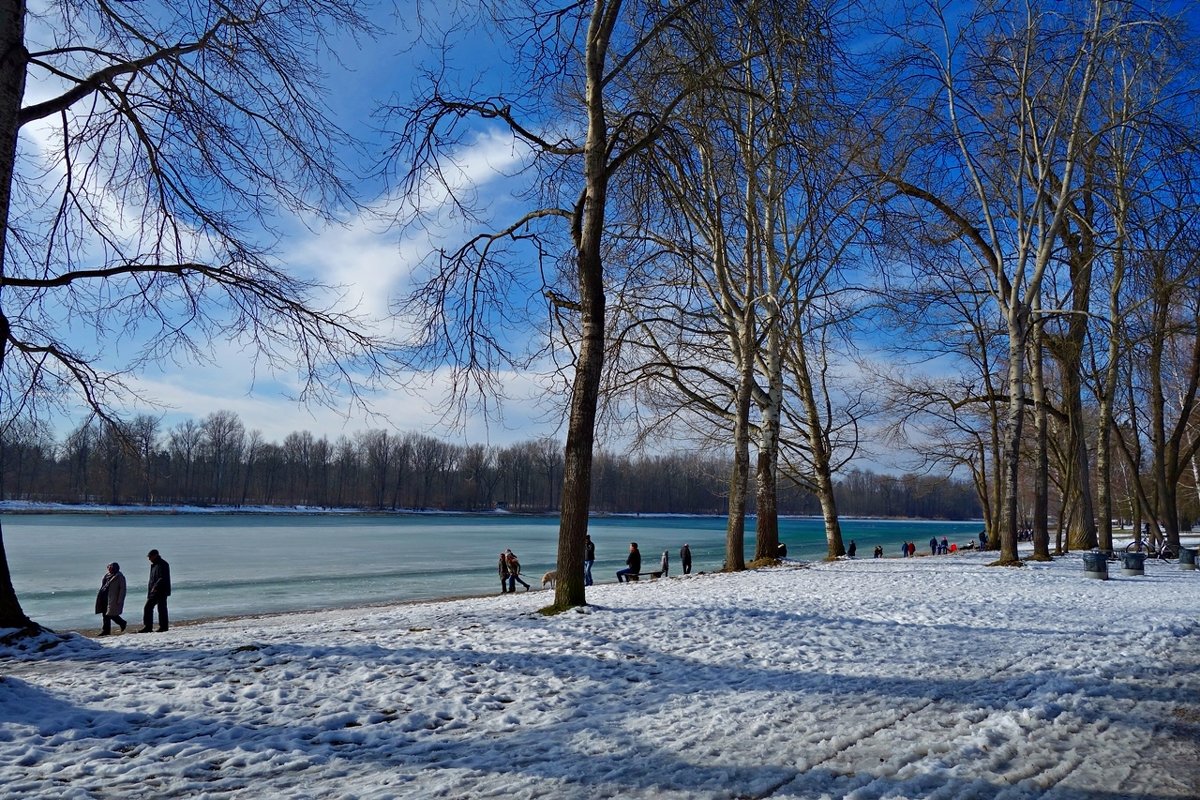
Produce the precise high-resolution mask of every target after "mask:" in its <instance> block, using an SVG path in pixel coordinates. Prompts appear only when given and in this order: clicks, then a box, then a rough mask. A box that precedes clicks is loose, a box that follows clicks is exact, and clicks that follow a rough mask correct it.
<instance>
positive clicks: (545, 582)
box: [542, 569, 558, 589]
mask: <svg viewBox="0 0 1200 800" xmlns="http://www.w3.org/2000/svg"><path fill="white" fill-rule="evenodd" d="M557 583H558V570H556V569H552V570H550V571H549V572H547V573H546V574H545V575H543V576H542V588H543V589H545V588H546V587H547V586H549V587H550V588H551V589H553V588H554V585H555V584H557Z"/></svg>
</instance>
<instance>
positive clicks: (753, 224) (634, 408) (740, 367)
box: [392, 0, 1200, 608]
mask: <svg viewBox="0 0 1200 800" xmlns="http://www.w3.org/2000/svg"><path fill="white" fill-rule="evenodd" d="M1183 5H1184V6H1186V8H1174V7H1173V8H1172V9H1170V10H1168V11H1163V10H1160V9H1159V8H1158V7H1156V6H1151V5H1150V4H1143V3H1139V2H1134V1H1133V0H1067V1H1066V2H1049V1H1048V0H981V2H976V3H972V4H966V5H964V6H963V7H961V8H959V7H957V6H954V7H947V6H946V4H944V3H940V2H936V1H935V0H928V1H925V0H921V1H920V2H915V3H906V4H902V5H901V4H896V5H895V6H890V7H889V8H888V9H886V13H884V11H885V10H884V9H880V8H877V7H874V6H872V5H871V4H868V3H833V2H823V1H822V0H789V2H783V3H780V2H760V1H756V0H739V2H715V3H694V2H679V3H658V2H654V3H644V2H638V1H637V0H591V1H590V2H581V3H574V4H570V5H563V6H547V5H545V4H543V3H536V2H522V0H513V1H512V2H505V3H495V4H484V5H483V9H482V17H483V19H482V22H483V23H484V24H493V25H496V26H497V27H498V29H499V30H500V31H501V32H502V33H504V34H506V35H508V37H509V38H510V39H511V40H512V41H514V42H517V43H518V46H517V47H516V48H515V49H514V51H513V53H512V56H513V58H512V62H511V65H510V66H511V67H512V68H513V74H514V75H516V76H518V80H517V81H516V82H515V85H517V86H520V87H522V88H520V89H517V90H515V91H511V90H509V91H504V90H501V91H499V92H498V93H495V94H490V93H480V92H478V91H477V87H475V86H465V87H464V86H449V85H447V81H446V76H447V75H449V74H452V71H451V70H450V69H448V67H449V66H450V65H452V64H454V63H455V62H454V59H455V53H454V51H453V50H452V49H447V50H445V51H443V53H444V57H443V59H442V60H441V61H440V62H439V63H438V64H437V66H436V67H434V68H432V69H431V70H430V73H429V76H427V77H428V80H427V81H426V82H424V84H423V87H422V88H423V89H424V91H422V92H421V94H420V95H419V96H418V97H417V99H416V100H415V101H414V102H413V103H412V104H410V105H407V106H404V107H399V108H395V109H392V112H393V117H392V119H395V120H401V121H403V125H402V126H401V127H400V128H399V129H398V130H397V132H396V139H395V141H396V145H395V151H394V152H395V155H396V157H397V161H398V162H399V163H402V164H403V167H404V172H403V174H404V176H405V179H406V183H405V184H404V185H405V187H406V188H408V189H410V190H416V189H417V188H418V187H423V186H427V185H428V184H429V183H437V182H439V181H440V182H441V186H442V189H443V190H444V192H445V193H447V194H449V196H452V197H454V199H455V201H456V202H457V203H458V204H459V205H460V207H461V208H462V209H466V210H467V212H468V213H470V212H471V211H479V210H480V209H478V208H475V207H473V206H472V205H471V203H470V200H471V198H470V197H468V196H465V195H463V194H462V193H461V192H456V191H455V187H454V186H453V185H452V184H451V183H450V182H449V181H448V180H446V176H445V174H444V173H443V170H442V166H443V165H442V162H441V160H440V159H441V158H444V157H446V156H447V154H449V153H452V152H454V148H455V147H458V146H461V145H463V144H464V143H465V142H466V141H467V140H468V137H469V136H474V135H478V133H479V131H481V130H486V129H487V128H488V126H499V127H500V128H502V129H503V130H505V131H507V132H508V133H509V134H510V135H512V136H513V137H514V138H515V139H516V140H518V141H520V142H521V143H522V144H523V145H524V146H525V147H527V148H528V150H529V151H530V152H531V154H532V155H531V157H530V160H529V170H528V172H527V173H526V177H527V179H528V180H529V181H530V182H531V183H532V187H533V188H532V189H531V190H530V196H532V197H534V198H535V202H534V207H533V208H532V210H529V211H527V212H526V213H525V214H523V215H522V216H520V217H519V218H518V219H516V220H515V221H513V222H512V223H511V224H508V225H501V226H499V227H489V226H488V220H487V219H486V218H485V217H484V216H482V215H481V216H478V217H474V218H473V220H474V222H475V223H476V224H477V225H478V226H479V227H480V228H481V229H484V230H486V231H490V232H485V233H481V234H478V235H477V236H475V237H474V238H471V239H470V240H469V241H468V242H467V244H466V245H464V246H463V247H462V248H460V249H457V250H453V249H448V250H439V251H438V252H436V253H434V254H433V256H432V258H431V259H430V261H429V263H428V265H427V266H428V268H429V271H428V273H427V275H428V280H427V281H426V282H425V283H424V284H422V285H419V286H418V287H417V289H416V290H415V291H414V293H413V294H412V295H411V296H410V297H409V301H408V302H409V305H408V306H407V308H408V309H409V310H410V311H418V312H420V318H421V319H427V320H429V321H430V324H429V326H428V327H427V328H426V329H425V334H426V337H427V338H426V344H427V345H428V346H429V350H428V352H429V353H430V355H431V357H432V358H434V359H435V360H446V359H448V360H452V361H454V362H455V363H456V364H457V365H458V366H459V367H460V369H461V372H460V373H459V377H460V382H459V384H458V386H460V387H462V388H464V389H465V388H466V387H470V386H474V387H479V386H486V379H485V378H484V376H486V375H488V374H490V373H491V371H492V370H493V369H494V368H495V366H496V365H497V364H504V365H507V366H516V367H519V366H521V364H522V363H523V362H522V359H525V358H529V357H531V356H532V355H533V354H535V353H540V352H541V348H547V349H549V351H550V352H554V353H564V352H565V353H567V354H568V362H567V363H568V365H569V367H572V368H573V372H571V371H568V372H567V373H566V374H565V376H564V377H565V380H566V382H567V383H568V385H569V386H570V389H571V394H570V396H571V409H570V416H569V436H568V440H567V446H566V475H565V477H566V479H565V481H564V489H563V510H564V515H563V523H562V527H561V529H560V542H559V564H558V566H559V571H560V574H565V575H574V574H577V573H578V572H579V570H578V566H579V564H578V561H579V559H580V558H581V555H580V553H581V549H582V542H583V533H584V530H585V529H586V519H585V518H584V516H583V514H584V510H585V509H586V506H587V501H588V497H589V492H588V487H589V485H590V481H591V479H592V478H591V463H592V448H593V442H594V437H595V432H596V430H597V424H598V420H604V419H605V417H604V416H603V415H604V412H606V411H607V412H610V413H611V417H609V418H610V419H614V420H619V421H620V422H621V423H623V424H629V423H632V424H635V425H637V426H638V430H639V433H640V435H641V436H642V437H644V439H646V440H650V439H652V438H653V437H656V436H661V437H666V438H670V439H673V440H676V441H678V440H679V439H681V438H691V439H693V440H695V441H697V442H700V443H706V444H712V443H722V444H723V443H727V442H732V444H733V451H734V458H733V466H732V471H731V474H730V477H729V498H730V515H729V529H728V535H727V542H728V558H727V563H728V565H729V566H730V567H731V568H733V569H738V568H741V567H742V566H743V563H742V556H741V553H742V552H743V548H742V543H743V539H744V535H745V529H744V525H745V522H744V512H745V509H746V508H747V506H748V493H749V491H750V489H751V486H753V487H754V491H755V492H756V497H755V505H756V506H757V509H758V512H759V513H758V515H757V519H756V526H757V529H756V538H757V544H758V549H757V551H756V555H757V556H760V557H761V556H764V555H769V554H770V553H771V552H773V547H774V544H775V542H776V540H777V533H776V527H775V524H774V514H773V507H774V504H775V502H776V497H777V491H778V489H777V487H778V486H779V484H780V478H781V477H783V478H785V479H787V480H790V481H791V482H795V483H800V484H802V485H805V486H807V487H809V488H810V489H811V491H812V492H813V493H814V494H815V496H816V497H817V498H818V499H819V500H820V503H821V506H822V512H823V514H824V517H825V521H826V535H827V540H828V545H829V554H830V556H837V555H840V554H841V553H842V552H843V545H842V541H841V534H840V530H839V526H838V516H839V513H840V511H839V508H838V504H837V500H838V498H837V493H836V492H835V491H834V485H835V481H834V476H835V475H836V474H837V473H838V472H839V470H841V469H842V468H844V467H845V465H846V464H847V463H848V461H849V459H850V458H852V457H853V456H854V455H855V454H856V452H857V449H858V447H859V446H860V442H861V439H862V437H861V431H862V428H863V426H864V425H866V424H876V423H879V422H880V420H878V419H876V418H873V417H872V415H873V414H877V413H882V412H884V411H888V412H890V417H889V418H887V419H886V420H884V421H883V422H882V424H887V422H888V421H891V422H893V430H894V432H896V434H897V437H896V439H895V440H894V441H897V442H904V443H906V444H909V445H911V446H912V448H913V449H914V451H915V452H916V453H918V454H919V455H920V456H921V457H922V459H923V460H924V462H925V464H926V465H938V466H939V467H941V468H946V467H950V468H953V469H956V470H963V471H965V472H966V473H968V474H970V475H971V476H972V478H973V480H974V483H975V485H976V488H977V493H978V496H979V499H980V502H981V504H982V505H983V507H984V509H985V513H986V521H987V526H988V529H989V532H990V536H991V544H992V546H993V547H994V548H996V549H998V550H999V551H1000V558H999V561H998V562H997V563H1000V564H1015V563H1018V561H1019V560H1018V556H1017V541H1018V530H1019V529H1020V528H1022V527H1024V526H1025V524H1027V523H1028V524H1031V525H1032V526H1033V528H1034V532H1035V557H1038V558H1048V557H1049V555H1050V553H1049V526H1050V519H1051V515H1050V508H1051V500H1052V498H1051V489H1052V487H1053V488H1056V489H1057V491H1058V495H1059V498H1058V501H1057V502H1055V503H1054V507H1055V509H1056V510H1057V511H1058V514H1057V516H1058V519H1059V521H1060V537H1059V542H1058V544H1059V548H1060V549H1063V548H1066V547H1074V548H1079V547H1091V546H1095V545H1099V546H1101V547H1104V548H1106V549H1107V548H1111V547H1112V527H1111V523H1112V520H1113V519H1114V518H1115V517H1117V516H1118V515H1120V516H1122V517H1126V518H1129V517H1132V518H1134V519H1136V520H1138V521H1140V520H1142V519H1149V520H1151V521H1153V522H1154V523H1155V525H1156V526H1157V525H1159V524H1161V526H1162V529H1163V532H1164V534H1165V536H1166V537H1167V538H1169V539H1170V540H1172V541H1174V542H1177V540H1178V533H1179V527H1180V526H1179V521H1180V520H1179V516H1180V508H1181V498H1180V494H1179V493H1180V491H1181V487H1184V490H1185V491H1186V490H1187V489H1186V487H1187V477H1188V476H1187V472H1188V470H1189V469H1193V470H1194V469H1195V468H1196V459H1195V456H1196V450H1197V447H1200V436H1197V435H1196V431H1195V423H1196V415H1195V400H1196V391H1197V388H1198V383H1200V382H1198V377H1200V330H1198V329H1197V313H1196V311H1197V304H1198V302H1200V291H1198V290H1200V285H1198V276H1200V271H1198V270H1197V265H1198V261H1197V255H1198V254H1200V249H1198V248H1197V242H1196V240H1195V236H1196V233H1195V231H1196V227H1195V225H1194V224H1193V221H1194V219H1195V217H1196V213H1197V210H1200V202H1198V199H1200V198H1198V197H1197V194H1196V190H1197V188H1198V186H1200V184H1198V182H1197V177H1200V173H1198V172H1197V165H1200V160H1198V158H1197V156H1198V155H1200V147H1198V146H1197V145H1198V144H1200V141H1198V140H1197V138H1196V133H1197V129H1198V125H1197V119H1196V109H1197V103H1196V99H1197V97H1196V91H1197V88H1198V86H1200V84H1198V81H1197V79H1198V77H1200V72H1198V71H1197V69H1196V67H1195V65H1194V63H1193V62H1194V60H1193V59H1192V58H1191V54H1192V53H1193V52H1194V42H1193V37H1194V34H1195V32H1194V31H1193V30H1192V29H1191V28H1190V27H1189V24H1190V19H1191V18H1190V17H1189V15H1188V13H1187V12H1188V10H1189V9H1191V5H1190V4H1186V3H1185V4H1183ZM479 21H480V20H474V19H473V20H472V23H474V22H479ZM464 28H466V29H471V28H472V26H471V25H465V26H464ZM452 39H453V36H450V37H447V38H444V39H442V41H447V40H452ZM547 110H549V111H550V113H544V112H545V111H547ZM442 196H443V195H439V199H440V198H441V197H442ZM551 254H562V256H563V257H562V258H561V259H556V258H555V257H553V256H552V255H551ZM521 264H536V265H537V266H539V267H540V270H539V271H538V272H537V274H538V276H539V277H540V279H541V282H542V287H543V292H544V294H545V296H546V297H547V298H549V300H550V304H549V309H550V319H549V323H550V324H549V325H547V326H545V327H544V328H543V330H546V334H545V336H544V337H543V338H540V339H539V340H537V341H536V342H535V347H534V348H532V349H521V348H519V347H516V348H514V347H513V344H514V342H517V341H520V340H519V339H518V338H509V337H507V336H506V335H505V334H504V333H503V324H501V325H500V326H499V327H498V326H496V325H488V326H487V327H486V336H482V335H480V332H481V329H482V323H484V322H489V323H490V322H495V321H498V320H499V321H501V322H502V323H503V322H504V321H513V319H514V318H512V317H510V318H508V319H505V317H504V315H502V314H500V313H498V312H497V311H496V309H501V308H503V309H507V310H508V311H510V312H511V311H512V309H513V308H514V305H513V302H512V301H513V297H512V296H511V294H510V290H511V288H512V286H513V277H512V276H513V275H514V273H515V272H516V271H517V270H518V266H519V265H521ZM480 276H487V277H488V279H486V280H481V279H480ZM518 307H519V305H518ZM518 316H519V315H518ZM519 321H520V323H521V324H522V325H526V324H528V322H529V320H528V319H525V318H522V319H520V320H519ZM464 343H469V344H464ZM864 353H869V354H876V353H877V354H880V355H879V357H877V358H874V359H870V358H864V357H863V354H864ZM481 354H486V355H481ZM464 355H465V356H469V358H463V356H464ZM881 363H882V364H885V365H886V367H887V368H884V367H883V366H880V365H881ZM897 419H898V420H899V421H898V422H895V420H897ZM752 451H753V452H752ZM752 456H753V458H752ZM1122 473H1124V474H1126V475H1129V476H1132V479H1129V480H1126V479H1125V478H1122V477H1120V476H1121V474H1122ZM752 478H753V480H752ZM1121 481H1124V485H1123V486H1120V487H1118V483H1119V482H1121ZM1030 485H1031V489H1030V488H1028V487H1030ZM1027 491H1031V492H1032V496H1033V499H1032V501H1031V502H1029V503H1025V502H1023V495H1024V493H1025V492H1027ZM1118 496H1120V497H1121V498H1122V503H1124V504H1125V507H1121V508H1118V505H1117V503H1116V502H1115V499H1114V498H1116V497H1118ZM1126 498H1132V499H1128V500H1127V499H1126ZM582 602H583V589H582V586H581V585H576V584H575V583H573V582H571V581H564V582H562V583H560V585H559V587H558V589H557V593H556V603H555V605H556V607H559V608H563V607H568V606H570V605H576V604H579V603H582Z"/></svg>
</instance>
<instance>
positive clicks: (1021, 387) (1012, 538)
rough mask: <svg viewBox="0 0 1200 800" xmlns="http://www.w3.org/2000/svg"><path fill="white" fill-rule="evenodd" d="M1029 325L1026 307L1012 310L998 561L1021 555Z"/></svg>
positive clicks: (1014, 559) (1006, 561)
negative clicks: (1019, 506) (1019, 537)
mask: <svg viewBox="0 0 1200 800" xmlns="http://www.w3.org/2000/svg"><path fill="white" fill-rule="evenodd" d="M1026 339H1027V325H1026V322H1025V310H1024V309H1023V308H1014V309H1012V310H1011V311H1010V312H1009V333H1008V342H1009V344H1008V397H1009V400H1008V419H1007V421H1006V425H1005V430H1004V465H1003V469H1004V496H1003V505H1002V509H1003V510H1002V514H1003V517H1002V519H1003V523H1002V525H1001V527H1000V558H999V559H998V560H997V562H996V563H997V564H1001V565H1005V564H1016V563H1018V562H1019V561H1020V559H1019V558H1018V557H1017V525H1018V523H1019V520H1018V515H1017V494H1018V492H1019V490H1020V482H1019V477H1020V474H1021V430H1022V428H1023V427H1024V422H1025V375H1024V370H1023V369H1022V365H1023V364H1024V363H1025V359H1024V355H1025V341H1026Z"/></svg>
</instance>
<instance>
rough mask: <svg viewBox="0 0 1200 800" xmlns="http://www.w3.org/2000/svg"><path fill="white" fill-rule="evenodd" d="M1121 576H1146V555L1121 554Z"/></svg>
mask: <svg viewBox="0 0 1200 800" xmlns="http://www.w3.org/2000/svg"><path fill="white" fill-rule="evenodd" d="M1121 574H1122V575H1145V574H1146V554H1145V553H1122V554H1121Z"/></svg>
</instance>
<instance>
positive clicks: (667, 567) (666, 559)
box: [662, 550, 671, 578]
mask: <svg viewBox="0 0 1200 800" xmlns="http://www.w3.org/2000/svg"><path fill="white" fill-rule="evenodd" d="M670 573H671V551H669V550H663V557H662V576H663V577H664V578H665V577H667V576H668V575H670Z"/></svg>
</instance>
